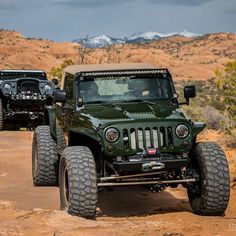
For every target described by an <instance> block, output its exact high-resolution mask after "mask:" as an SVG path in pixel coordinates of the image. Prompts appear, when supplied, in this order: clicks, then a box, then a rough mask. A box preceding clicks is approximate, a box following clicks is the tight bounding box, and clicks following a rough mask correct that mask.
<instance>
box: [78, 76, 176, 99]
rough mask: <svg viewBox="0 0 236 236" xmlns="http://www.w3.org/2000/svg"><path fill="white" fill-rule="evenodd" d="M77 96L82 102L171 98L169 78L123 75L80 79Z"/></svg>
mask: <svg viewBox="0 0 236 236" xmlns="http://www.w3.org/2000/svg"><path fill="white" fill-rule="evenodd" d="M77 86H78V88H77V91H78V96H81V97H83V101H84V103H96V102H97V103H99V102H112V101H116V102H124V101H135V100H150V101H154V100H168V99H171V98H173V91H172V86H171V82H170V79H169V78H164V77H160V76H151V77H148V76H145V77H143V76H142V77H136V76H125V77H123V76H122V77H99V78H89V79H81V80H80V83H78V85H77Z"/></svg>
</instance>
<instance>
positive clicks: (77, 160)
mask: <svg viewBox="0 0 236 236" xmlns="http://www.w3.org/2000/svg"><path fill="white" fill-rule="evenodd" d="M59 188H60V201H61V209H62V210H67V212H68V213H69V214H71V215H75V216H80V217H84V218H87V219H93V218H94V217H95V215H96V206H97V199H98V194H97V175H96V166H95V162H94V157H93V154H92V152H91V151H90V149H89V148H88V147H84V146H73V147H67V148H65V150H64V151H63V153H62V156H61V160H60V165H59Z"/></svg>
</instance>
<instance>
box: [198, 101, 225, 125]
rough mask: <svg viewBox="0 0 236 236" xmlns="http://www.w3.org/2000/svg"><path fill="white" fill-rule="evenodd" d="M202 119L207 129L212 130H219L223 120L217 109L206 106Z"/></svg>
mask: <svg viewBox="0 0 236 236" xmlns="http://www.w3.org/2000/svg"><path fill="white" fill-rule="evenodd" d="M203 117H204V121H205V122H206V125H207V128H209V129H213V130H220V129H221V126H222V125H221V123H222V121H223V120H224V119H225V117H224V115H222V114H221V113H220V112H219V111H218V110H217V109H215V108H214V107H211V106H208V105H207V106H206V107H204V108H203Z"/></svg>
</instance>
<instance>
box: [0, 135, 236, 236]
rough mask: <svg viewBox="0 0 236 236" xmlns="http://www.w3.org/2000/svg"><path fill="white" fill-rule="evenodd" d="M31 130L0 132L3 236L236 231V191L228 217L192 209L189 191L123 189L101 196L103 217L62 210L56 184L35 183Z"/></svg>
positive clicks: (218, 235)
mask: <svg viewBox="0 0 236 236" xmlns="http://www.w3.org/2000/svg"><path fill="white" fill-rule="evenodd" d="M31 142H32V133H31V132H23V131H21V132H9V131H4V132H1V133H0V236H5V235H29V236H34V235H57V236H59V235H109V236H112V235H135V236H136V235H155V236H156V235H157V236H158V235H162V236H164V235H165V236H168V235H169V236H170V235H171V236H174V235H175V236H177V235H194V236H197V235H204V236H205V235H206V236H207V235H212V236H213V235H214V236H223V235H227V236H228V235H230V236H231V235H236V191H233V190H232V191H231V200H230V204H229V207H228V209H227V211H226V214H225V216H223V217H203V216H196V215H194V214H193V213H192V211H191V208H190V206H189V203H188V199H187V197H186V191H185V189H182V188H180V189H167V190H166V191H164V192H161V193H155V194H154V193H151V192H148V191H147V190H144V189H142V188H136V187H132V188H131V187H130V188H118V189H115V190H114V191H113V192H107V191H104V192H102V193H101V194H100V196H99V197H100V199H99V208H100V213H99V214H98V217H97V220H96V221H92V220H85V219H82V218H79V217H72V216H70V215H68V214H67V213H65V212H63V211H60V210H59V193H58V189H57V188H53V187H33V184H32V178H31Z"/></svg>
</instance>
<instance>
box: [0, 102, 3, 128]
mask: <svg viewBox="0 0 236 236" xmlns="http://www.w3.org/2000/svg"><path fill="white" fill-rule="evenodd" d="M1 130H3V107H2V99H1V98H0V131H1Z"/></svg>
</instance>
